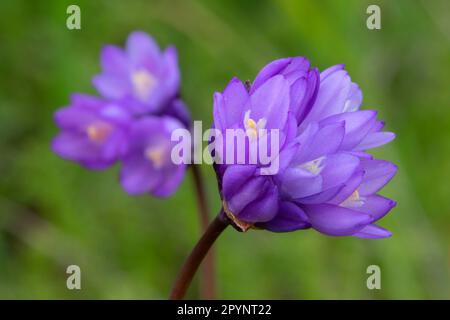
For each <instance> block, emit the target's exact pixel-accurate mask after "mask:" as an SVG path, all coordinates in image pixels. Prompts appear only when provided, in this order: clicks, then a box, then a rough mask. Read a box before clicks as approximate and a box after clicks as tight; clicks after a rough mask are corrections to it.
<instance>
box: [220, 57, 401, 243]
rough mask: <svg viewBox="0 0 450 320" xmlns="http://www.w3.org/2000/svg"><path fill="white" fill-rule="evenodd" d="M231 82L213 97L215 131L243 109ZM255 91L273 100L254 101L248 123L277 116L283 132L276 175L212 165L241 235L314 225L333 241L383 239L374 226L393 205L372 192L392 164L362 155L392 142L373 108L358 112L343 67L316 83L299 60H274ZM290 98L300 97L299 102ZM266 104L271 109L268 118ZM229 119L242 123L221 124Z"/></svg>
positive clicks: (355, 93) (245, 104)
mask: <svg viewBox="0 0 450 320" xmlns="http://www.w3.org/2000/svg"><path fill="white" fill-rule="evenodd" d="M300 62H301V63H300ZM305 74H307V75H306V76H305ZM293 75H295V76H293ZM298 75H300V76H299V78H297V79H295V77H297V76H298ZM276 79H283V81H281V80H276ZM299 79H301V81H300V80H299ZM308 79H309V80H308ZM277 82H279V84H278V86H275V85H274V84H275V83H277ZM232 83H233V85H229V86H228V87H227V88H226V90H225V91H224V93H223V97H224V98H223V100H224V101H225V103H223V102H222V103H221V102H220V101H221V100H220V99H218V98H216V99H215V110H214V125H215V127H216V128H220V129H221V130H223V129H224V128H233V126H236V123H239V121H241V122H242V113H243V112H246V110H247V109H248V107H249V104H248V102H247V101H248V98H245V94H244V93H243V91H242V88H241V86H240V85H239V81H237V80H233V81H232ZM255 87H256V88H255ZM257 93H258V95H259V96H262V97H274V101H271V100H268V99H267V98H265V99H260V100H259V101H258V104H255V106H254V108H255V109H257V110H258V113H257V116H256V117H255V119H254V122H255V123H257V124H258V123H259V121H264V122H267V123H268V122H269V121H270V117H272V116H274V118H275V119H280V118H282V119H283V121H279V122H278V123H277V126H275V127H277V128H279V129H280V130H282V131H283V132H284V133H285V140H284V141H283V144H282V145H280V146H281V147H280V150H279V152H280V155H279V162H280V168H279V170H278V172H277V173H276V174H274V175H270V176H267V175H261V168H260V167H259V166H258V165H250V164H243V165H224V166H216V168H217V170H216V171H217V175H218V178H219V184H220V187H221V196H222V199H223V204H224V209H225V213H226V215H227V216H228V217H229V218H230V219H231V220H233V221H234V224H235V225H236V226H237V227H239V228H240V229H242V230H246V229H248V228H250V227H256V228H265V229H267V230H271V231H275V232H287V231H293V230H297V229H307V228H314V229H316V230H317V231H319V232H322V233H324V234H328V235H333V236H344V235H353V236H358V237H368V238H379V237H386V236H389V235H390V233H389V232H388V231H386V230H384V229H382V228H381V227H378V226H375V225H373V223H374V222H375V221H377V220H379V219H380V218H381V217H383V216H384V215H385V214H386V213H387V212H388V211H389V210H390V209H391V208H392V207H393V206H394V205H395V202H394V201H392V200H390V199H387V198H384V197H381V196H379V195H376V192H378V191H379V190H380V189H381V188H382V187H383V186H384V185H385V184H386V183H387V182H388V181H389V180H390V179H391V178H392V177H393V176H394V174H395V172H396V167H395V166H394V165H393V164H391V163H389V162H387V161H381V160H373V159H372V157H371V156H370V155H369V154H367V153H366V150H367V149H369V148H373V147H377V146H380V145H383V144H385V143H387V142H389V141H391V140H392V139H393V138H394V134H393V133H388V132H381V129H382V127H383V123H382V122H380V121H377V120H376V112H375V111H371V110H365V111H359V107H360V105H361V102H362V94H361V91H360V89H359V87H358V86H357V85H356V84H354V83H352V82H351V79H350V77H349V76H348V73H347V72H346V71H345V70H344V69H343V66H342V65H338V66H334V67H331V68H329V69H327V70H325V71H323V72H322V73H321V74H320V80H319V79H317V77H315V70H314V69H313V70H309V63H308V62H307V60H306V59H304V58H289V59H281V60H277V61H275V62H272V63H271V64H269V65H268V66H266V67H265V68H263V69H262V71H261V72H260V74H259V75H258V76H257V77H256V80H255V82H254V84H253V86H252V87H251V89H250V92H249V94H248V95H249V96H250V100H251V97H252V96H253V95H256V94H257ZM216 97H220V94H219V95H218V94H216ZM296 97H302V98H301V99H300V101H301V102H299V99H296ZM267 101H270V103H267ZM272 105H275V106H277V107H276V110H277V112H274V113H270V111H271V110H272V108H271V106H272ZM286 105H287V106H288V107H286ZM280 106H283V107H280ZM286 109H287V110H286ZM230 115H239V117H240V118H239V117H236V118H233V121H228V122H226V121H224V120H223V119H224V118H226V117H230ZM237 119H240V120H239V121H237ZM261 119H263V120H261ZM287 124H289V125H287ZM293 125H294V126H295V127H294V129H292V126H293Z"/></svg>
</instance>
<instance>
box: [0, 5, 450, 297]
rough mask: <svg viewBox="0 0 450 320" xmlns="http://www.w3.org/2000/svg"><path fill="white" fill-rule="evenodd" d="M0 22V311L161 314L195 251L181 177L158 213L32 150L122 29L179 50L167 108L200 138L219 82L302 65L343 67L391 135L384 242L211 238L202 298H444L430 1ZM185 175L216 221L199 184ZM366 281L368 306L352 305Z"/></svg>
mask: <svg viewBox="0 0 450 320" xmlns="http://www.w3.org/2000/svg"><path fill="white" fill-rule="evenodd" d="M69 4H78V5H79V6H80V7H81V19H82V21H81V23H82V29H81V30H73V31H71V30H68V29H67V28H66V18H67V14H66V8H67V6H68V5H69ZM369 4H377V5H379V6H380V7H381V14H382V29H381V30H378V31H376V30H373V31H372V30H368V29H367V28H366V19H367V16H368V15H367V14H366V8H367V6H368V5H369ZM0 15H1V17H0V298H21V299H24V298H27V299H29V298H36V299H48V298H62V299H78V298H88V299H96V298H105V299H111V298H117V299H128V298H140V299H154V298H160V299H164V298H166V297H167V295H168V292H169V289H170V287H171V286H172V281H173V280H174V277H175V275H176V273H177V271H178V268H179V267H180V266H181V264H182V262H183V260H184V258H185V257H186V255H187V254H188V252H189V251H190V250H191V248H192V247H193V245H194V243H195V242H196V240H197V239H198V237H199V221H198V218H197V215H196V203H195V198H194V194H193V184H192V179H191V178H192V177H191V176H187V178H186V179H185V181H184V183H183V185H182V186H181V188H180V189H179V191H178V192H177V193H176V195H175V196H174V197H173V198H171V199H169V200H158V199H154V198H152V197H150V196H141V197H130V196H128V195H127V194H125V193H124V192H123V191H122V190H121V188H120V186H119V184H118V182H117V171H118V167H114V168H112V169H110V170H107V171H104V172H89V171H87V170H85V169H83V168H81V167H79V166H78V165H77V164H75V163H70V162H67V161H64V160H61V159H59V158H58V157H57V156H55V155H54V154H52V153H51V151H50V148H49V144H50V141H51V139H52V137H53V136H54V135H55V133H56V132H57V129H56V127H55V125H54V123H53V120H52V114H53V112H54V111H55V110H56V109H57V108H58V107H60V106H63V105H65V104H67V103H68V97H69V94H70V93H71V92H74V91H76V92H86V93H92V94H94V93H95V91H94V89H93V88H92V86H91V84H90V81H91V77H92V76H93V75H94V74H96V73H97V72H99V69H100V68H99V52H100V49H101V47H102V46H103V45H104V44H107V43H113V44H117V45H122V44H123V43H124V41H125V39H126V37H127V35H128V33H129V32H131V31H133V30H137V29H140V30H144V31H146V32H148V33H150V34H152V35H153V36H154V37H155V38H156V39H157V41H158V42H159V43H160V44H161V45H162V46H166V45H168V44H175V45H176V46H177V47H178V50H179V59H180V67H181V70H182V79H183V85H182V94H183V97H184V99H185V101H186V102H187V103H188V105H189V106H190V108H191V110H192V114H193V117H194V118H195V119H197V120H203V121H204V124H205V125H207V126H209V125H210V123H211V119H212V112H211V110H212V94H213V92H214V91H217V90H222V89H223V88H224V86H225V85H226V83H227V82H228V81H229V79H230V78H231V77H232V76H235V75H236V76H238V77H240V78H241V79H253V78H254V76H255V75H256V73H257V71H258V70H259V69H260V68H261V67H262V66H264V65H265V64H266V63H268V62H269V61H271V60H273V59H276V58H280V57H285V56H295V55H305V56H307V57H308V58H309V59H310V60H311V61H312V64H313V65H316V66H318V67H319V68H320V69H324V68H326V67H328V66H330V65H333V64H337V63H345V64H346V66H347V68H348V70H349V72H350V74H351V76H352V79H353V81H355V82H357V83H358V84H359V85H360V86H361V88H362V90H363V92H364V103H363V106H364V108H369V107H370V108H376V109H378V110H380V117H381V118H384V119H385V120H386V122H387V129H388V130H390V131H395V132H396V133H397V139H396V140H395V141H394V142H393V143H391V144H390V145H388V146H385V147H382V148H380V149H379V150H377V151H376V155H377V156H379V157H381V158H385V159H389V160H391V161H393V162H395V163H396V164H398V166H399V173H398V175H397V177H396V178H395V179H394V180H393V182H392V183H391V184H390V185H389V186H388V187H387V188H386V189H385V190H384V191H383V194H384V195H387V196H389V197H391V198H393V199H396V200H397V201H398V206H397V207H396V208H395V209H394V210H393V211H392V212H391V213H390V214H389V215H388V216H387V217H386V218H384V219H383V221H382V222H381V225H383V226H384V227H387V228H389V229H390V230H392V232H393V234H394V236H393V237H392V238H390V239H385V240H378V241H373V240H362V239H357V238H350V237H349V238H331V237H326V236H323V235H321V234H319V233H317V232H314V231H299V232H294V233H285V234H272V233H269V232H262V231H250V232H248V233H245V234H242V233H238V232H235V231H234V230H233V229H229V230H226V232H225V233H224V234H223V235H222V237H221V238H220V239H219V241H218V243H217V246H216V250H217V264H218V270H217V281H218V297H220V298H229V299H231V298H244V299H257V298H274V299H283V298H288V299H315V298H318V299H355V298H356V299H406V298H411V299H417V298H424V299H431V298H433V299H442V298H444V299H448V298H450V280H449V262H450V260H449V253H450V248H449V243H450V90H449V88H450V75H449V71H450V3H449V2H448V1H447V0H431V1H425V0H424V1H411V0H397V1H379V0H374V1H360V0H352V1H350V0H342V1H300V0H296V1H288V0H280V1H268V0H253V1H249V0H246V1H242V0H233V1H230V0H226V1H225V0H224V1H209V0H203V1H188V0H178V1H112V0H108V1H106V0H103V1H100V0H98V1H73V0H70V1H66V0H62V1H61V0H58V1H56V0H55V1H25V0H21V1H18V0H2V1H1V2H0ZM201 170H202V173H203V175H204V177H205V179H206V183H207V192H208V202H209V205H210V207H211V210H212V212H217V211H218V210H219V206H220V203H219V199H218V196H217V190H216V182H215V178H214V174H213V170H212V168H211V167H209V166H207V165H204V166H202V168H201ZM70 264H76V265H79V266H80V267H81V270H82V290H80V291H77V290H74V291H69V290H68V289H67V288H66V277H67V275H66V273H65V271H66V267H67V266H68V265H70ZM372 264H375V265H379V266H380V267H381V272H382V274H381V275H382V289H381V290H373V291H371V290H368V289H367V287H366V279H367V277H368V275H367V274H366V268H367V267H368V266H369V265H372ZM198 289H199V285H198V281H195V282H194V284H193V287H192V288H191V290H190V292H189V295H188V296H189V297H190V298H198V297H199V293H198V291H199V290H198Z"/></svg>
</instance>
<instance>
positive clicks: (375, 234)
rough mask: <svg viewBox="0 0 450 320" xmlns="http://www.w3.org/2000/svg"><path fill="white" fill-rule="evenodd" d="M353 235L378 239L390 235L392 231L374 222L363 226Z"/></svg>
mask: <svg viewBox="0 0 450 320" xmlns="http://www.w3.org/2000/svg"><path fill="white" fill-rule="evenodd" d="M353 236H354V237H358V238H367V239H380V238H388V237H390V236H392V233H391V232H390V231H388V230H386V229H384V228H382V227H379V226H377V225H375V224H369V225H367V226H365V227H364V228H362V229H361V230H360V231H358V232H357V233H355V234H353Z"/></svg>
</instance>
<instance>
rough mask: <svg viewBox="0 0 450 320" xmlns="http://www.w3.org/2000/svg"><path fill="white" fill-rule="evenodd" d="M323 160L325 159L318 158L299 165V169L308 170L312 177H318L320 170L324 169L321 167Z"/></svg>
mask: <svg viewBox="0 0 450 320" xmlns="http://www.w3.org/2000/svg"><path fill="white" fill-rule="evenodd" d="M324 159H325V157H320V158H317V159H315V160H312V161H309V162H306V163H303V164H301V165H300V168H302V169H305V170H308V171H309V172H311V173H312V174H314V175H318V174H320V172H321V171H322V169H323V167H324V166H323V165H322V162H323V160H324Z"/></svg>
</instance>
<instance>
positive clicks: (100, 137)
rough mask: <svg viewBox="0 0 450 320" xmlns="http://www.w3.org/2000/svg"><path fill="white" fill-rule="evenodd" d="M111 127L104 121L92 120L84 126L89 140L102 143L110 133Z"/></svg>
mask: <svg viewBox="0 0 450 320" xmlns="http://www.w3.org/2000/svg"><path fill="white" fill-rule="evenodd" d="M112 129H113V127H112V125H110V124H109V123H106V122H94V123H92V124H90V125H89V126H88V127H87V128H86V133H87V135H88V137H89V139H90V140H91V141H94V142H97V143H102V142H104V141H105V140H106V139H107V138H108V137H109V135H110V133H111V131H112Z"/></svg>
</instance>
